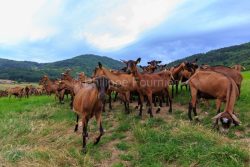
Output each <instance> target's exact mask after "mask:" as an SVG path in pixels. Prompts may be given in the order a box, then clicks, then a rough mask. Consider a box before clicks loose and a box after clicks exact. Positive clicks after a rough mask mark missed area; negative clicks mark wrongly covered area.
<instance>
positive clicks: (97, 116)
mask: <svg viewBox="0 0 250 167" xmlns="http://www.w3.org/2000/svg"><path fill="white" fill-rule="evenodd" d="M95 118H96V122H97V125H98V126H99V131H100V134H99V136H98V137H97V138H96V139H95V142H94V144H98V143H99V141H100V139H101V137H102V135H103V134H104V130H103V128H102V119H101V112H98V113H97V114H96V115H95Z"/></svg>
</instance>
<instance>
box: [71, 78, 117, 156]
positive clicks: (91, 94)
mask: <svg viewBox="0 0 250 167" xmlns="http://www.w3.org/2000/svg"><path fill="white" fill-rule="evenodd" d="M86 82H87V83H91V84H89V85H85V86H83V87H82V88H81V89H80V90H79V91H78V92H77V94H76V95H75V98H74V102H73V111H74V112H75V113H76V114H77V124H76V126H75V131H77V130H78V118H79V116H80V117H81V119H82V129H83V131H82V141H83V143H82V150H83V152H84V153H85V152H86V138H87V137H88V133H87V125H88V121H89V119H90V118H92V117H93V116H95V118H96V121H97V124H98V126H99V131H100V134H99V136H98V137H97V138H96V139H95V142H94V144H97V143H98V142H99V141H100V139H101V137H102V135H103V134H104V130H103V127H102V119H101V113H102V109H103V105H104V101H105V96H106V93H107V91H108V89H109V87H110V85H115V84H114V83H113V82H111V81H110V80H109V79H108V78H106V77H97V78H94V79H91V80H89V81H86Z"/></svg>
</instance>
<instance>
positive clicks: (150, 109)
mask: <svg viewBox="0 0 250 167" xmlns="http://www.w3.org/2000/svg"><path fill="white" fill-rule="evenodd" d="M147 98H148V102H149V108H148V113H149V114H150V117H153V112H152V108H153V103H152V92H149V93H148V95H147ZM156 112H160V108H158V109H157V111H156Z"/></svg>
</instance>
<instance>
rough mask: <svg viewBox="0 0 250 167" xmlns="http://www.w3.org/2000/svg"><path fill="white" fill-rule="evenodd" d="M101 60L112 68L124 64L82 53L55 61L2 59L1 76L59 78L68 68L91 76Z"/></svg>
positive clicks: (25, 79)
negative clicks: (40, 61) (39, 61)
mask: <svg viewBox="0 0 250 167" xmlns="http://www.w3.org/2000/svg"><path fill="white" fill-rule="evenodd" d="M99 61H100V62H102V63H103V65H104V66H106V67H108V68H112V69H119V68H121V67H122V66H123V64H122V63H121V62H119V61H117V60H114V59H111V58H108V57H105V56H97V55H90V54H87V55H80V56H77V57H74V58H72V59H67V60H62V61H57V62H54V63H36V62H29V61H13V60H7V59H0V78H1V79H10V80H15V81H27V82H37V81H39V79H40V78H41V76H42V75H44V74H47V75H49V76H50V77H51V78H57V77H59V76H60V74H61V73H62V72H63V71H65V69H67V68H71V69H73V72H72V74H76V73H77V72H81V71H84V72H85V73H86V74H87V75H89V76H90V75H92V72H93V70H94V68H95V67H96V66H97V64H98V62H99Z"/></svg>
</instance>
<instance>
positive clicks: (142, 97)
mask: <svg viewBox="0 0 250 167" xmlns="http://www.w3.org/2000/svg"><path fill="white" fill-rule="evenodd" d="M139 97H140V98H139V99H140V112H139V116H140V117H142V108H143V101H144V96H143V95H142V94H141V93H140V94H139Z"/></svg>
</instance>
